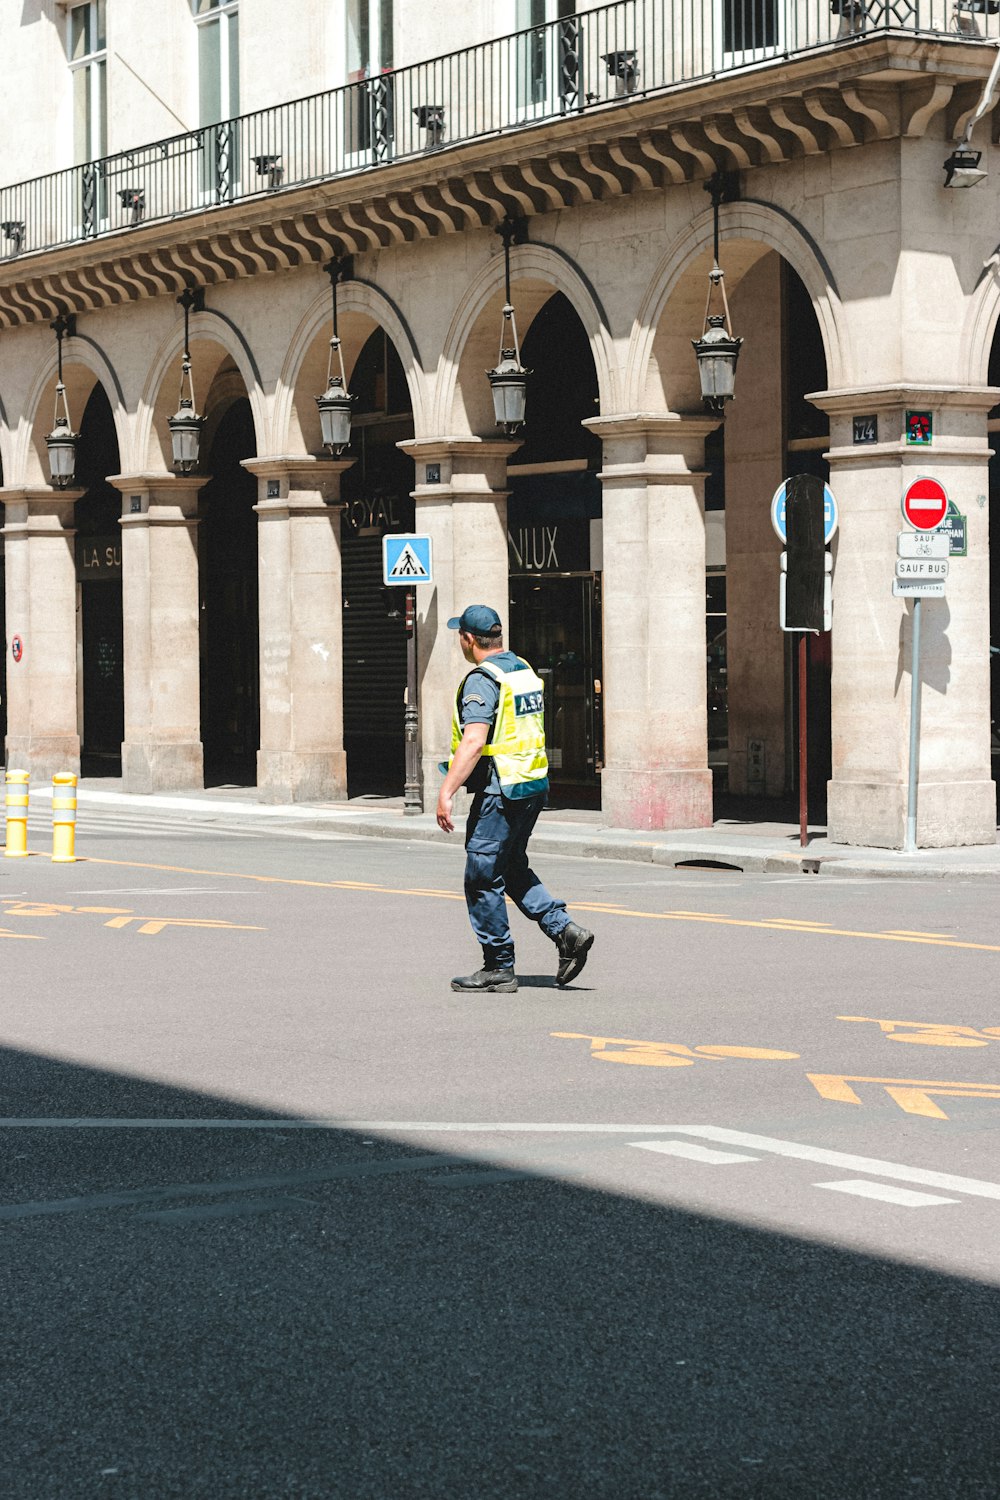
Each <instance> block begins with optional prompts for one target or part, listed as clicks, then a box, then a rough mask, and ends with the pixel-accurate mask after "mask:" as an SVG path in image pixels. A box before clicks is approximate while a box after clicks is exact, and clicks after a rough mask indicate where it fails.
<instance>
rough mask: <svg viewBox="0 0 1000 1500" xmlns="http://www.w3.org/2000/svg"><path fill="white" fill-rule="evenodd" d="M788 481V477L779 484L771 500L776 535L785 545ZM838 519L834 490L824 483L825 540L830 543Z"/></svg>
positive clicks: (786, 536) (786, 539)
mask: <svg viewBox="0 0 1000 1500" xmlns="http://www.w3.org/2000/svg"><path fill="white" fill-rule="evenodd" d="M787 483H788V481H787V479H784V480H782V482H781V484H779V485H778V488H777V489H776V490H775V492H774V499H773V500H772V501H771V525H772V526H773V527H774V530H775V533H776V535H777V537H778V540H779V541H780V542H781V545H782V546H784V545H785V543H786V542H787V541H788V534H787V532H786V530H785V486H786V485H787ZM838 520H839V517H838V515H837V502H836V500H835V499H834V498H833V490H831V488H830V486H829V485H828V484H824V486H823V540H824V542H827V543H829V541H830V539H831V537H832V536H833V534H834V532H835V531H836V530H837V522H838Z"/></svg>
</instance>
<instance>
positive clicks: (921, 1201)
mask: <svg viewBox="0 0 1000 1500" xmlns="http://www.w3.org/2000/svg"><path fill="white" fill-rule="evenodd" d="M813 1187H818V1188H829V1189H830V1191H831V1192H832V1193H853V1194H854V1196H855V1197H856V1198H875V1199H877V1200H878V1202H879V1203H892V1204H895V1205H896V1207H898V1208H933V1207H934V1205H935V1204H937V1203H958V1202H960V1199H958V1198H938V1197H936V1196H935V1195H934V1194H932V1193H915V1192H914V1191H913V1190H912V1188H898V1187H890V1186H889V1185H888V1184H887V1183H884V1182H863V1181H858V1182H814V1183H813Z"/></svg>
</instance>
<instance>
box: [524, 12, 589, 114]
mask: <svg viewBox="0 0 1000 1500" xmlns="http://www.w3.org/2000/svg"><path fill="white" fill-rule="evenodd" d="M575 14H576V0H517V4H516V7H515V11H514V26H515V29H516V30H517V32H518V33H519V36H518V42H517V103H518V108H519V110H520V111H521V112H522V113H525V112H527V113H529V114H530V113H539V114H548V113H551V112H553V110H554V107H555V103H556V100H557V98H558V97H560V96H563V95H564V94H565V91H566V86H567V83H569V84H570V85H572V87H573V90H574V93H575V87H576V81H577V74H578V72H579V61H580V60H579V56H578V39H577V29H576V27H575V25H573V23H572V18H573V16H574V15H575ZM553 21H563V22H567V23H568V24H567V25H563V26H558V27H557V26H553V25H552V24H551V23H552V22H553Z"/></svg>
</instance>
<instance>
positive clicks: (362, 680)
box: [341, 320, 414, 797]
mask: <svg viewBox="0 0 1000 1500" xmlns="http://www.w3.org/2000/svg"><path fill="white" fill-rule="evenodd" d="M359 321H360V320H359ZM369 326H370V325H369ZM345 344H346V339H345ZM355 347H357V345H355ZM348 384H349V386H350V389H351V391H352V392H353V393H354V395H355V396H356V397H357V401H356V403H355V407H354V415H353V420H352V437H351V447H350V456H352V457H354V458H355V460H356V461H355V463H354V465H353V467H352V468H350V469H348V470H347V472H346V473H345V474H344V478H343V482H342V489H341V497H342V499H343V501H344V510H343V513H342V518H341V560H342V567H343V606H344V616H343V619H344V636H343V643H344V749H345V751H346V754H347V788H348V796H351V797H359V796H366V795H369V796H393V797H395V796H401V795H402V791H403V782H404V779H405V765H404V738H403V711H404V706H405V703H404V697H405V692H406V624H405V619H404V603H405V594H406V590H405V589H403V588H399V587H395V586H392V587H388V588H387V587H383V583H382V538H383V536H385V535H386V533H387V532H399V531H412V530H413V528H414V504H413V497H412V490H413V487H414V469H413V460H412V459H411V458H410V457H409V456H408V455H407V454H405V453H403V452H401V450H400V449H399V448H398V447H397V444H398V443H401V442H406V441H407V440H408V439H411V438H412V437H413V412H412V408H411V405H410V394H409V390H408V388H407V384H406V377H405V374H404V371H403V365H402V361H401V360H400V357H399V354H398V353H397V351H396V348H395V345H394V344H393V342H392V340H391V339H390V338H389V336H388V335H387V334H386V333H385V331H384V330H383V329H382V328H379V327H376V328H375V329H374V331H373V332H371V333H370V334H369V335H368V337H367V339H366V340H365V342H364V344H363V345H362V346H361V349H360V352H359V354H358V356H357V359H356V360H355V363H354V368H353V370H352V371H351V372H350V374H349V378H348Z"/></svg>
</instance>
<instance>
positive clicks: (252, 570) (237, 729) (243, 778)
mask: <svg viewBox="0 0 1000 1500" xmlns="http://www.w3.org/2000/svg"><path fill="white" fill-rule="evenodd" d="M256 452H257V440H256V434H255V432H254V425H253V415H252V413H251V410H250V402H249V401H248V400H247V399H246V397H242V398H241V399H239V400H238V401H235V402H234V403H233V404H232V406H230V407H229V409H228V410H227V412H226V414H225V416H224V417H223V418H222V421H221V422H220V423H219V428H218V431H217V432H216V435H215V440H214V442H213V443H212V449H211V453H210V455H209V461H208V469H209V472H210V474H211V475H212V478H211V480H210V481H209V482H208V484H206V486H205V488H204V489H203V490H202V492H201V495H200V497H199V507H198V511H199V516H200V521H201V524H200V525H199V527H198V556H199V575H200V592H201V737H202V742H203V745H204V751H205V785H206V786H223V785H227V786H254V785H256V781H257V751H258V749H259V748H260V675H259V668H258V623H257V517H256V514H255V513H254V509H253V507H254V503H255V501H256V499H257V482H256V480H255V479H254V477H253V475H252V474H248V473H247V471H246V469H244V468H243V467H242V465H241V459H244V458H253V457H254V456H255V454H256Z"/></svg>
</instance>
